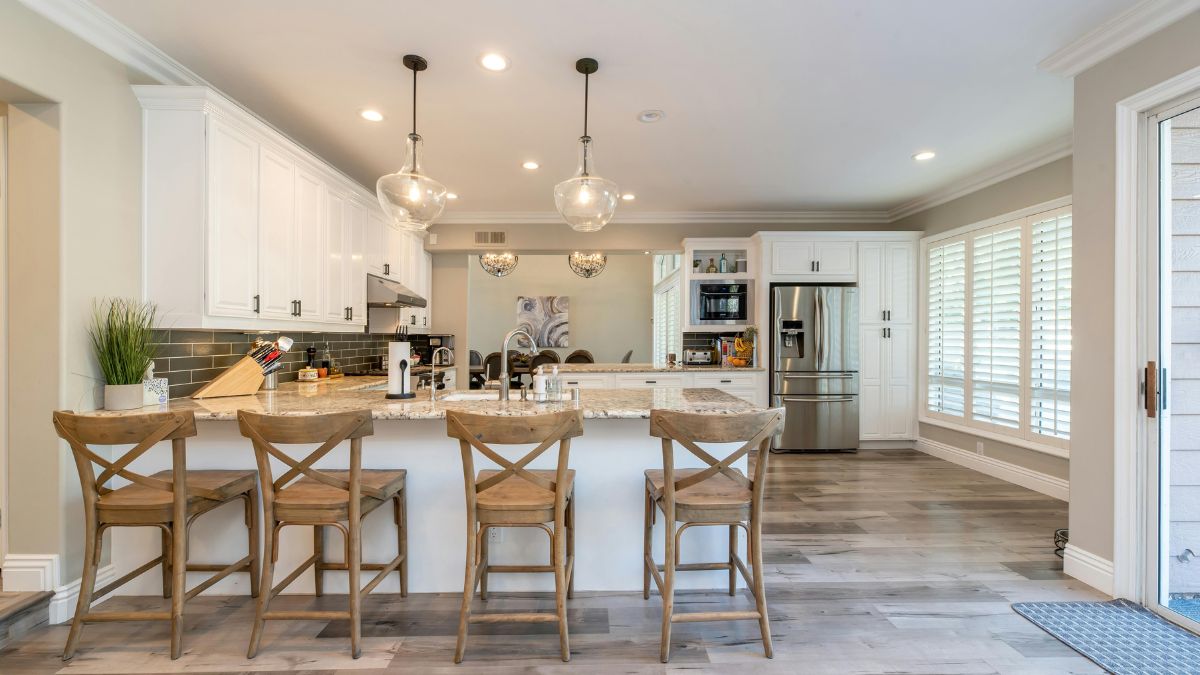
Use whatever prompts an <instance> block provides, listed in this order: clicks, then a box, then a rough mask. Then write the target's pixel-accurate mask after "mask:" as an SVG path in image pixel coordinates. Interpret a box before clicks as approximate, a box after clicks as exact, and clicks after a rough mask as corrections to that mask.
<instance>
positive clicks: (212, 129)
mask: <svg viewBox="0 0 1200 675" xmlns="http://www.w3.org/2000/svg"><path fill="white" fill-rule="evenodd" d="M208 139H209V147H208V157H209V161H208V163H207V167H206V168H207V186H208V213H209V222H208V242H207V243H208V250H209V252H210V255H209V257H208V270H207V273H208V284H207V286H208V289H207V290H208V313H209V314H212V315H213V316H223V317H238V318H256V317H257V314H258V311H257V310H258V306H259V297H258V296H259V293H258V250H259V245H258V187H257V186H258V167H259V162H258V143H256V142H255V141H254V140H253V138H252V137H251V136H250V135H249V134H248V133H246V132H244V131H242V130H241V129H239V128H238V127H237V125H235V124H231V123H226V122H224V121H221V120H218V119H213V120H212V121H211V123H210V124H209V128H208Z"/></svg>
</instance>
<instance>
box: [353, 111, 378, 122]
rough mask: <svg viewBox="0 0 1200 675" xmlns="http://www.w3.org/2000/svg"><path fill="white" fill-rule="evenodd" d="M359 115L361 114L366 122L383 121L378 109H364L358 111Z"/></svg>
mask: <svg viewBox="0 0 1200 675" xmlns="http://www.w3.org/2000/svg"><path fill="white" fill-rule="evenodd" d="M359 115H362V118H363V119H364V120H367V121H368V122H382V121H383V113H381V112H379V111H378V110H364V111H362V112H360V113H359Z"/></svg>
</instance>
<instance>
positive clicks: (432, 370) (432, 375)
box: [429, 347, 454, 403]
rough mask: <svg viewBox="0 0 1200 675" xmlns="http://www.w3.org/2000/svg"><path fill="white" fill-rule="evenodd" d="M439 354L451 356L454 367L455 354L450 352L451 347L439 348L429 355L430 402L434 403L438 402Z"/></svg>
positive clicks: (451, 363)
mask: <svg viewBox="0 0 1200 675" xmlns="http://www.w3.org/2000/svg"><path fill="white" fill-rule="evenodd" d="M438 352H446V353H447V354H449V355H450V363H449V364H448V365H454V352H452V351H450V348H449V347H438V348H437V349H435V350H433V353H432V354H430V355H429V401H430V402H431V403H432V402H433V401H436V400H437V355H438Z"/></svg>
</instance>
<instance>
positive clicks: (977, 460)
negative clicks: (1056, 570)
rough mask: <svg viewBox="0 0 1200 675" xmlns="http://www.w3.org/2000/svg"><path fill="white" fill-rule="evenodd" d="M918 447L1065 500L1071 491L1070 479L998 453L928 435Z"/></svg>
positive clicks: (928, 452) (955, 462)
mask: <svg viewBox="0 0 1200 675" xmlns="http://www.w3.org/2000/svg"><path fill="white" fill-rule="evenodd" d="M917 450H920V451H921V452H923V453H925V454H927V455H933V456H934V457H939V458H941V459H944V460H946V461H947V462H953V463H954V464H958V465H959V466H965V467H967V468H968V469H974V470H975V471H978V472H980V473H986V474H987V475H989V476H992V477H993V478H999V479H1000V480H1006V481H1008V482H1010V483H1014V484H1016V485H1020V486H1021V487H1023V488H1029V489H1030V490H1034V491H1035V492H1040V493H1042V494H1044V495H1046V496H1048V497H1054V498H1055V499H1061V500H1063V501H1064V502H1065V501H1068V499H1069V498H1070V495H1071V489H1070V483H1068V482H1067V480H1066V479H1064V478H1058V477H1055V476H1051V475H1050V474H1046V473H1042V472H1041V471H1034V470H1033V469H1028V468H1026V467H1023V466H1018V465H1016V464H1012V463H1010V462H1005V461H1003V460H999V459H996V458H995V457H988V456H986V455H980V454H976V453H974V452H970V451H968V450H963V449H962V448H956V447H954V446H953V445H947V444H945V443H941V442H939V441H933V440H930V439H928V438H918V439H917ZM1111 571H1112V569H1111V566H1110V568H1109V572H1110V573H1111Z"/></svg>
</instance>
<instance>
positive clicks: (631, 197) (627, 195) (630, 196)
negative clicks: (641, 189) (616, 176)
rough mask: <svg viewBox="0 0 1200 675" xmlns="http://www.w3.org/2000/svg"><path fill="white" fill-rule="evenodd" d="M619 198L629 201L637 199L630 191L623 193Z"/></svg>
mask: <svg viewBox="0 0 1200 675" xmlns="http://www.w3.org/2000/svg"><path fill="white" fill-rule="evenodd" d="M621 199H624V200H625V201H627V202H631V201H633V200H635V199H637V195H635V194H633V193H632V192H626V193H625V194H623V195H621Z"/></svg>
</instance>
